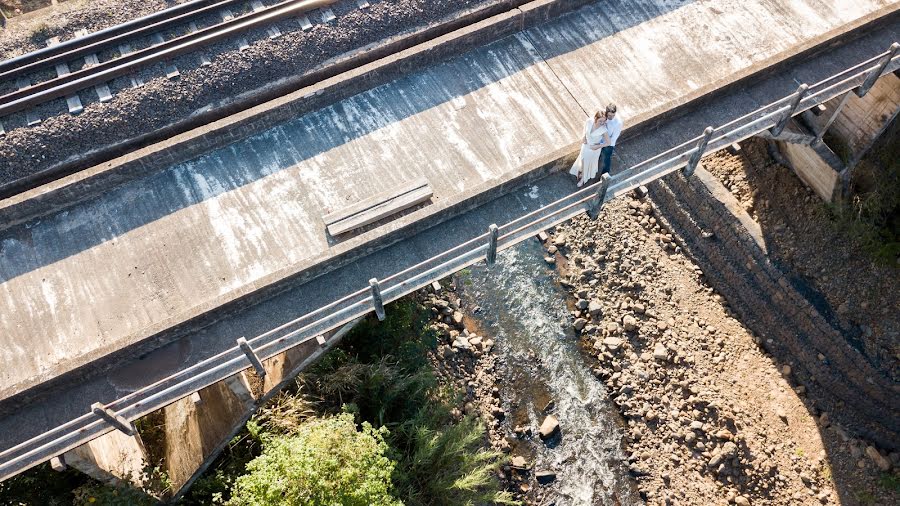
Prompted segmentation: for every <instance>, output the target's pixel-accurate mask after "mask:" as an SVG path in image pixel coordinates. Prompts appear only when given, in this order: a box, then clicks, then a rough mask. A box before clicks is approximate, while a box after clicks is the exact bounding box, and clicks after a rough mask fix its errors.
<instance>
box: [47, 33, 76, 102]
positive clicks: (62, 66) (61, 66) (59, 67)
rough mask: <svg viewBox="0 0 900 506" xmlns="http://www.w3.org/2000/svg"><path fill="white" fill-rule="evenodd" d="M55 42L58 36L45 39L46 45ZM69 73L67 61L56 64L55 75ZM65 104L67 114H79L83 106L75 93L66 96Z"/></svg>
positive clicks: (49, 45) (53, 44)
mask: <svg viewBox="0 0 900 506" xmlns="http://www.w3.org/2000/svg"><path fill="white" fill-rule="evenodd" d="M57 44H59V37H50V38H49V39H47V47H53V46H55V45H57ZM70 73H71V71H70V70H69V64H68V63H66V62H62V63H57V64H56V77H62V76H64V75H66V74H70ZM66 106H68V108H69V114H79V113H81V111H83V110H84V106H82V105H81V98H79V97H78V95H77V94H75V93H73V94H71V95H67V96H66Z"/></svg>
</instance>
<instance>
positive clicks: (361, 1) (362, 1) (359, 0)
mask: <svg viewBox="0 0 900 506" xmlns="http://www.w3.org/2000/svg"><path fill="white" fill-rule="evenodd" d="M356 6H357V7H359V8H360V9H368V8H369V2H366V0H356Z"/></svg>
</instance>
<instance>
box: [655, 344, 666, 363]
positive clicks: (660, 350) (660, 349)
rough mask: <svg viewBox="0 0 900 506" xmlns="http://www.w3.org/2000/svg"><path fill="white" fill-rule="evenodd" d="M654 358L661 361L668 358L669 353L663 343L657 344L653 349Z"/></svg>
mask: <svg viewBox="0 0 900 506" xmlns="http://www.w3.org/2000/svg"><path fill="white" fill-rule="evenodd" d="M653 358H655V359H656V360H660V361H662V360H665V359H666V358H668V352H667V351H666V347H665V346H663V344H662V343H656V346H654V347H653Z"/></svg>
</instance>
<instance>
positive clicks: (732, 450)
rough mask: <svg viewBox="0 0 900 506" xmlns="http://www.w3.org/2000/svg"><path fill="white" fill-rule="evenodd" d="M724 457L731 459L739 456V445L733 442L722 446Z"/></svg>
mask: <svg viewBox="0 0 900 506" xmlns="http://www.w3.org/2000/svg"><path fill="white" fill-rule="evenodd" d="M722 455H723V456H725V457H726V458H729V459H730V458H733V457H735V456H736V455H737V445H736V444H734V443H732V442H731V441H728V442H726V443H725V444H723V445H722Z"/></svg>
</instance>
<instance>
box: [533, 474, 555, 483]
mask: <svg viewBox="0 0 900 506" xmlns="http://www.w3.org/2000/svg"><path fill="white" fill-rule="evenodd" d="M534 477H535V479H536V480H537V482H538V483H540V484H541V485H547V484H550V483H553V482H554V481H556V473H554V472H553V471H538V472H536V473H534Z"/></svg>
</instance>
